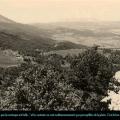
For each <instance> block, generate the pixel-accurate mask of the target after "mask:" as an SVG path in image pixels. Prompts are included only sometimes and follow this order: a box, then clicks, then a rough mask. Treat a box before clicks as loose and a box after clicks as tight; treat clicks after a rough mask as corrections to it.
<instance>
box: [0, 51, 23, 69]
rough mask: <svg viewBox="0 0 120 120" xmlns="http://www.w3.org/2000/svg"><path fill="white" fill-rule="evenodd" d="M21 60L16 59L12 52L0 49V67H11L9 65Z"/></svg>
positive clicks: (15, 64)
mask: <svg viewBox="0 0 120 120" xmlns="http://www.w3.org/2000/svg"><path fill="white" fill-rule="evenodd" d="M20 62H21V60H20V59H18V58H17V57H16V56H15V55H13V54H10V53H9V54H8V53H5V51H2V50H0V67H11V66H17V65H18V64H19V63H20Z"/></svg>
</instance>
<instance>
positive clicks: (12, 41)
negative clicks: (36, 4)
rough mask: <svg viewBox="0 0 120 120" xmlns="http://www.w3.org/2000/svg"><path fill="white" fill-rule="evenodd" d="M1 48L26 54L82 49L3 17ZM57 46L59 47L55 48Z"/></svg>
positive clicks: (32, 27) (0, 36)
mask: <svg viewBox="0 0 120 120" xmlns="http://www.w3.org/2000/svg"><path fill="white" fill-rule="evenodd" d="M0 21H1V22H0V47H2V48H4V49H12V50H15V51H21V52H23V53H24V54H26V52H28V51H29V53H30V52H32V51H34V50H35V49H44V50H46V51H50V50H54V49H55V50H57V49H68V48H70V49H72V48H81V45H77V44H74V43H72V42H71V43H69V42H66V41H62V44H61V41H56V40H54V39H52V38H50V37H49V35H48V32H47V31H46V30H44V29H39V28H37V27H35V26H32V25H27V24H21V23H17V22H14V21H12V20H9V19H8V18H6V17H3V16H1V19H0ZM56 44H57V47H55V46H56Z"/></svg>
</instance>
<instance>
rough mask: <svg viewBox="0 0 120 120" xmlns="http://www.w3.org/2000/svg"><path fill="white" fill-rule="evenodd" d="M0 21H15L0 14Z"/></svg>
mask: <svg viewBox="0 0 120 120" xmlns="http://www.w3.org/2000/svg"><path fill="white" fill-rule="evenodd" d="M0 23H14V21H13V20H10V19H8V18H7V17H4V16H2V15H0Z"/></svg>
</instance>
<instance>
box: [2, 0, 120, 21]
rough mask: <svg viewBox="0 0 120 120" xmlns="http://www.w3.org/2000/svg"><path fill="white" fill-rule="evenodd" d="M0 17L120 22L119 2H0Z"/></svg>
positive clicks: (78, 0)
mask: <svg viewBox="0 0 120 120" xmlns="http://www.w3.org/2000/svg"><path fill="white" fill-rule="evenodd" d="M0 14H1V15H3V16H6V17H8V18H10V19H12V20H15V21H17V22H21V23H38V22H39V23H46V22H59V21H65V22H66V21H89V20H90V21H120V0H0Z"/></svg>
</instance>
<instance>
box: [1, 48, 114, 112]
mask: <svg viewBox="0 0 120 120" xmlns="http://www.w3.org/2000/svg"><path fill="white" fill-rule="evenodd" d="M31 58H32V59H30V58H25V62H24V63H22V64H21V65H20V66H18V67H16V68H11V69H10V70H7V71H9V72H5V71H6V70H5V71H4V72H3V73H4V76H5V75H7V76H9V78H10V79H9V80H8V81H7V79H6V78H5V77H1V81H2V82H1V88H0V92H1V94H0V101H1V105H0V110H57V111H60V110H74V111H76V110H80V111H81V110H94V111H97V110H100V111H101V110H108V104H107V103H101V100H102V98H103V96H106V95H107V90H108V87H109V82H110V80H111V78H112V76H113V63H112V62H111V60H110V59H109V58H108V57H105V56H104V55H102V54H100V53H98V52H97V49H90V50H87V51H85V52H83V53H81V54H79V55H78V56H69V55H68V56H65V57H62V56H60V55H57V54H53V55H44V54H42V53H40V52H35V53H34V56H32V57H31ZM1 71H3V70H2V69H1ZM12 71H13V72H12ZM1 73H2V72H1ZM10 76H11V77H10ZM5 81H7V82H5ZM11 81H12V82H11ZM8 83H9V84H8Z"/></svg>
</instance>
